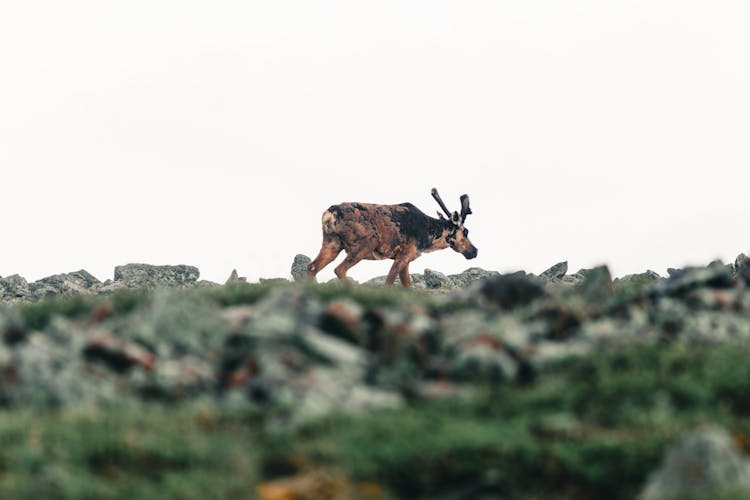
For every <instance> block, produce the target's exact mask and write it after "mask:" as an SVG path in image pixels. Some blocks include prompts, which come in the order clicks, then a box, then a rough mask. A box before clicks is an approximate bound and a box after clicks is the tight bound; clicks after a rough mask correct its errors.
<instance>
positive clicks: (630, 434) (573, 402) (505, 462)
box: [0, 255, 750, 499]
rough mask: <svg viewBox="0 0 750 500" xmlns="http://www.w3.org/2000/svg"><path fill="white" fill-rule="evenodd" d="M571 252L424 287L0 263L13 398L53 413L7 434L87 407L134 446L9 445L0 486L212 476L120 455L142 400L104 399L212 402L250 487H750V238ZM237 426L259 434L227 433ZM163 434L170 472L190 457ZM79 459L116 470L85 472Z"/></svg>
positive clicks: (6, 366) (4, 361)
mask: <svg viewBox="0 0 750 500" xmlns="http://www.w3.org/2000/svg"><path fill="white" fill-rule="evenodd" d="M306 259H307V258H306V257H305V256H297V258H295V262H294V264H293V266H292V276H293V278H295V279H300V278H302V277H303V276H304V266H305V264H306V262H307V260H306ZM567 271H568V269H567V263H565V262H562V263H560V264H556V265H555V266H552V267H551V268H550V269H548V270H547V271H545V272H544V273H542V274H541V275H539V276H534V275H530V274H526V273H524V272H518V273H513V274H504V275H503V274H499V273H496V272H491V271H485V270H482V269H478V268H472V269H469V270H467V271H465V272H464V273H461V274H458V275H450V276H445V275H443V274H441V273H439V272H437V271H431V270H425V272H424V274H422V275H413V276H412V279H413V283H414V287H415V288H414V289H412V290H403V289H401V288H389V287H383V286H378V283H381V282H382V281H383V278H376V279H375V280H372V281H371V282H369V283H368V284H365V285H369V286H365V285H342V284H338V283H333V284H326V285H316V284H311V283H307V282H304V280H301V281H302V282H300V283H296V282H294V281H293V280H285V279H284V280H279V279H277V280H264V282H262V283H259V284H249V283H246V282H245V281H246V280H244V279H242V278H241V277H239V276H237V274H236V273H233V274H232V276H230V278H229V280H228V282H227V283H226V284H224V285H218V284H215V283H209V282H205V281H198V278H199V272H198V269H196V268H194V267H190V266H148V265H139V264H129V265H126V266H121V267H118V268H116V269H115V274H114V280H111V281H106V282H100V281H99V280H97V279H96V278H95V277H93V276H92V275H91V274H89V273H87V272H86V271H78V272H73V273H68V274H61V275H55V276H51V277H48V278H45V279H42V280H39V281H37V282H34V283H27V282H26V280H24V279H23V278H22V277H20V276H10V277H7V278H0V297H2V301H1V302H0V335H2V338H3V340H4V342H3V343H2V344H1V345H0V374H2V379H1V380H2V383H1V384H0V403H1V404H2V405H3V406H4V408H5V410H4V411H5V413H6V414H7V415H11V416H15V415H19V414H20V415H25V416H26V418H28V413H26V412H29V411H32V412H34V414H39V415H45V416H44V417H43V418H42V417H40V418H42V421H44V422H48V425H49V430H48V431H44V432H42V431H39V430H38V429H37V431H33V429H31V430H29V429H27V428H23V429H21V428H18V427H15V426H17V425H18V424H16V423H15V422H16V421H17V419H16V420H13V422H14V423H3V422H4V421H3V420H2V419H0V439H10V440H15V441H13V442H16V441H17V442H19V443H25V444H24V447H22V449H21V450H20V451H18V450H16V451H14V452H13V453H32V455H33V452H34V450H35V449H36V448H35V446H36V447H37V448H38V447H40V446H41V447H42V448H44V446H46V445H49V446H51V447H52V448H54V447H55V445H54V443H56V442H57V443H58V444H59V442H60V441H64V440H65V439H68V437H66V436H67V434H58V432H62V431H58V430H54V429H59V428H68V427H66V426H71V425H73V424H71V423H70V417H69V415H70V414H71V412H72V413H73V414H77V413H76V412H80V411H82V410H81V409H88V410H86V411H90V412H93V413H92V414H94V415H97V417H96V418H94V417H90V416H87V417H86V418H92V419H93V420H91V421H90V422H89V425H92V426H93V427H92V428H96V429H99V428H101V426H103V425H104V426H106V425H112V426H115V427H117V425H120V426H121V427H117V432H121V434H122V440H123V441H122V442H120V441H117V443H118V444H117V447H118V448H117V450H115V452H112V453H115V454H117V453H121V454H124V456H125V457H126V458H120V459H117V460H115V462H114V463H110V462H109V461H110V458H109V457H110V455H109V452H108V453H105V455H106V456H104V457H99V455H97V454H96V453H100V454H101V449H100V448H101V443H100V442H99V441H97V440H96V439H94V440H93V441H91V442H89V441H84V444H81V442H79V440H80V439H82V438H80V437H77V438H73V437H70V439H71V441H70V443H69V445H68V446H70V447H77V448H75V449H76V450H78V451H79V452H80V453H81V454H82V456H84V458H82V459H81V463H82V464H83V465H80V468H73V467H72V466H71V465H70V464H71V459H70V456H67V455H66V454H65V452H61V451H59V446H58V448H57V449H58V451H56V452H55V453H50V454H42V455H43V456H42V457H40V458H38V459H35V460H36V461H33V463H28V464H27V463H26V462H18V460H17V457H16V455H13V456H10V455H3V454H2V452H0V466H2V469H3V470H4V471H6V472H4V474H3V475H0V492H5V493H6V494H9V493H19V492H22V493H24V494H26V493H30V494H41V493H49V492H50V491H57V492H60V491H70V492H73V493H75V492H80V491H85V493H86V495H89V496H96V497H101V494H102V492H103V491H106V490H107V488H108V487H109V486H107V485H108V484H110V483H112V481H115V483H116V482H117V481H116V480H117V479H118V478H128V477H131V476H138V478H139V481H141V480H142V481H143V484H141V483H137V484H139V485H141V486H139V488H142V489H139V490H137V494H138V495H144V494H145V493H144V491H152V490H150V489H149V488H152V489H153V488H156V489H154V490H153V491H158V492H159V493H160V495H159V496H160V497H162V498H163V497H165V496H174V497H183V498H184V497H185V496H188V497H189V496H192V494H191V492H192V493H196V492H198V491H199V490H200V487H201V486H200V485H194V486H193V488H194V489H193V490H186V491H187V492H183V493H179V491H180V490H171V489H169V490H164V489H163V488H162V489H159V488H158V487H157V486H154V484H157V485H158V484H162V486H163V485H164V481H166V480H165V479H164V477H167V476H163V475H160V476H159V478H158V480H157V479H153V478H149V476H148V474H146V475H145V476H144V474H143V472H142V470H141V469H140V468H139V466H137V464H138V463H140V462H138V460H140V459H135V458H132V457H131V455H130V453H135V452H134V451H133V449H140V448H138V446H146V445H145V444H143V443H141V445H137V444H136V445H132V446H131V444H128V443H130V441H128V440H135V441H134V442H135V443H138V442H140V441H139V438H138V436H139V435H140V434H141V433H142V434H144V435H147V434H148V433H149V432H150V431H149V429H151V428H152V424H150V423H149V422H151V421H140V420H139V419H140V418H143V417H142V416H132V417H131V416H128V417H127V418H125V417H113V416H112V413H111V412H113V411H114V412H116V413H117V414H118V415H119V414H120V413H123V414H125V415H130V413H129V412H132V411H133V409H136V410H135V411H136V413H138V414H140V413H142V412H143V414H145V415H152V413H151V412H156V413H157V416H154V417H153V418H154V419H155V420H154V421H159V422H162V421H163V420H164V419H174V420H175V421H178V422H182V421H183V420H184V422H183V424H184V426H185V427H184V428H183V430H182V431H181V432H187V433H188V434H190V435H191V436H192V433H200V432H201V431H200V428H202V427H201V426H203V425H204V424H205V422H204V420H206V419H208V421H210V422H211V423H210V425H209V424H205V425H209V427H210V428H211V429H212V431H211V432H213V433H216V436H213V434H211V433H209V434H211V435H212V436H213V437H212V439H215V440H216V441H211V443H214V444H210V443H204V444H201V445H200V446H205V447H207V448H206V449H208V448H211V446H214V445H215V442H222V443H224V444H223V445H222V446H224V448H222V449H223V450H225V451H226V450H232V453H235V454H236V456H235V458H234V459H233V460H236V461H239V462H238V463H241V464H244V465H242V466H241V467H240V468H241V469H242V471H243V472H242V474H244V475H245V476H246V477H247V478H248V479H247V484H245V483H242V484H239V485H237V488H240V489H239V490H238V491H244V492H245V494H246V495H249V494H252V495H256V496H258V497H260V498H269V499H270V498H416V497H433V498H437V497H441V498H442V497H445V498H480V497H481V498H605V497H606V498H631V497H633V496H636V495H640V496H641V497H642V498H648V499H651V498H693V497H695V498H716V497H718V496H721V495H725V496H726V497H727V498H730V497H731V498H735V497H736V498H743V497H744V496H746V495H750V466H749V465H748V461H747V457H746V455H745V454H746V452H747V451H748V450H749V449H750V444H748V443H750V437H748V436H750V420H748V419H749V418H750V392H748V391H749V390H750V369H748V368H745V365H748V363H746V361H745V360H746V359H747V354H748V353H750V350H748V346H749V345H750V344H748V341H750V259H748V258H747V257H745V256H744V255H740V256H739V257H738V258H737V259H736V261H735V262H734V263H733V264H724V263H721V262H714V263H711V264H710V265H708V266H706V267H696V268H687V269H671V270H670V271H669V276H666V277H662V276H659V275H658V274H656V273H654V272H651V271H649V272H645V273H643V274H638V275H631V276H626V277H622V278H618V279H612V277H611V275H610V273H609V271H608V269H607V268H606V267H599V268H594V269H586V270H580V271H578V272H576V273H574V274H568V272H567ZM155 408H156V409H155ZM165 408H166V410H164V409H165ZM159 412H161V413H159ZM165 412H166V416H165ZM87 415H88V414H87ZM101 415H105V416H106V418H105V417H101ZM238 415H239V417H238ZM76 418H77V417H76ZM159 419H162V420H159ZM181 419H183V420H181ZM74 421H75V422H77V421H78V420H75V419H74ZM135 421H138V422H140V423H139V424H138V425H135V424H133V422H135ZM87 422H88V420H87ZM103 422H105V423H106V422H110V423H109V424H106V425H105V423H103ZM111 422H119V423H117V424H113V423H111ZM216 422H223V423H221V424H217V423H216ZM226 422H231V425H230V424H226ZM40 425H41V424H40ZM139 425H140V426H141V427H138V426H139ZM195 426H198V427H197V428H196V427H195ZM167 427H170V426H169V425H168V426H167ZM134 429H141V430H140V431H138V430H134ZM185 429H188V430H187V431H186V430H185ZM34 432H37V434H34ZM165 432H166V433H167V434H168V432H169V431H165ZM129 433H130V434H129ZM133 433H135V434H133ZM117 435H118V436H119V434H117ZM227 435H235V436H242V437H243V439H246V440H249V441H245V445H244V446H243V447H240V448H236V449H235V447H237V446H239V445H238V443H236V442H233V440H232V439H229V441H226V436H227ZM3 436H5V438H3ZM13 436H16V437H13ZM19 436H20V437H19ZM34 436H36V437H34ZM40 436H41V437H40ZM61 436H62V437H61ZM128 436H130V437H128ZM76 439H78V440H76ZM191 439H192V438H191ZM194 439H196V440H197V439H207V438H205V436H204V437H197V436H196V437H195V438H194ZM35 440H36V441H35ZM47 440H50V441H49V442H48V441H47ZM55 440H57V441H55ZM154 440H156V441H158V439H157V438H154ZM222 440H224V441H222ZM40 442H41V443H46V444H39V443H40ZM191 442H192V441H191ZM35 443H36V444H35ZM253 443H256V444H257V443H263V446H262V447H260V448H259V447H257V446H255V445H253ZM405 443H406V444H405ZM133 446H135V448H132V447H133ZM170 446H178V445H175V444H170ZM196 446H198V445H196ZM89 447H90V448H89ZM63 448H65V447H63ZM121 448H122V449H121ZM11 449H14V448H12V447H11V448H9V450H11ZM65 449H68V448H65ZM169 449H170V450H171V448H169ZM200 449H201V450H202V449H203V448H200ZM212 449H213V448H212ZM363 449H364V451H363ZM30 450H31V451H30ZM97 450H98V451H97ZM118 450H119V451H118ZM123 450H125V451H123ZM180 450H182V449H181V448H180ZM105 451H106V450H105ZM110 451H111V450H110ZM193 451H195V450H193ZM193 451H190V450H187V451H186V450H182V451H180V453H183V452H184V453H188V452H191V453H192V452H193ZM6 453H11V452H10V451H8V452H6ZM60 453H62V454H61V455H60ZM70 453H73V452H72V451H71V452H70ZM149 453H151V454H155V455H157V456H158V457H161V458H159V460H157V462H156V463H157V466H155V467H156V469H158V468H159V467H161V466H162V465H163V464H165V463H166V464H172V462H171V460H178V458H175V456H173V455H174V453H173V452H170V453H172V454H169V453H167V454H166V455H164V454H165V451H164V448H163V447H160V448H158V449H154V450H151V449H150V451H149ZM195 453H197V452H195ZM201 453H203V452H201ZM227 453H229V451H227ZM91 454H93V455H94V456H96V457H99V458H98V459H97V460H101V461H103V462H104V463H105V465H106V467H104V469H103V471H102V470H100V466H99V465H96V466H94V465H91V460H92V459H91V456H90V455H91ZM188 454H189V453H188ZM163 455H164V456H163ZM178 455H179V453H178ZM34 456H36V455H34ZM66 456H67V458H66ZM118 456H119V455H118ZM148 456H149V457H150V456H151V455H148ZM200 456H201V457H203V458H202V459H201V460H203V461H204V462H205V463H206V464H215V462H216V463H219V462H217V461H221V460H223V459H224V458H223V457H224V454H223V453H220V452H218V451H217V452H216V454H215V455H212V454H210V453H208V452H205V456H204V455H200ZM232 456H234V455H232ZM14 457H16V458H14ZM128 457H129V458H128ZM165 457H166V458H165ZM118 460H119V461H118ZM149 460H151V459H149ZM191 460H192V459H191ZM201 460H197V459H195V460H193V461H190V462H189V464H187V465H184V466H181V467H184V468H186V469H188V468H190V467H198V468H199V467H203V465H200V464H204V462H202V461H201ZM178 461H179V460H178ZM149 463H151V462H149ZM180 463H181V462H180ZM221 463H223V462H221ZM233 463H234V462H233ZM97 464H98V462H97ZM134 464H135V465H134ZM159 464H161V465H159ZM212 466H213V465H212ZM164 467H166V465H164ZM170 467H171V465H170ZM205 467H208V465H206V466H205ZM217 467H218V466H217ZM232 467H234V465H233V466H232ZM243 467H244V468H243ZM170 470H171V469H170ZM7 471H9V472H7ZM60 471H63V472H60ZM199 472H200V473H198V472H196V474H197V475H196V476H195V477H196V478H201V477H203V476H202V475H201V474H207V476H206V478H207V479H205V482H204V483H201V484H202V485H203V486H206V485H210V484H212V479H211V478H210V477H209V476H210V474H209V472H206V470H203V469H200V471H199ZM407 472H408V474H407ZM172 473H174V471H172V472H170V474H172ZM40 474H41V476H42V477H44V478H48V476H49V477H51V479H49V478H48V479H45V481H47V482H44V481H42V482H41V483H39V482H38V480H39V477H40ZM112 474H114V476H110V475H112ZM165 474H166V473H165ZM212 474H215V472H213V473H212ZM129 475H130V476H129ZM84 476H85V477H87V478H89V479H87V481H88V482H87V483H86V484H89V483H90V484H91V485H94V486H91V488H95V487H98V486H96V485H101V488H102V489H93V490H86V489H85V487H84V486H81V485H79V484H78V483H76V482H75V481H74V478H77V477H84ZM141 476H143V477H141ZM144 477H145V479H144ZM169 477H171V476H169ZM243 477H244V476H243ZM8 478H10V479H8ZM14 478H15V479H14ZM113 478H114V479H113ZM196 480H197V479H196ZM24 481H28V484H27V483H26V482H24ZM92 481H93V482H92ZM97 481H98V482H97ZM154 481H156V483H154ZM38 484H41V485H42V486H38ZM128 484H136V483H133V482H132V477H131V483H128ZM42 487H43V488H50V489H46V490H45V489H43V490H37V489H35V488H42ZM207 487H208V488H209V490H210V488H211V487H210V486H207ZM14 488H15V489H14ZM24 488H26V489H24ZM76 488H84V490H78V489H76ZM170 488H172V486H170ZM175 488H176V486H175ZM242 488H247V489H245V490H243V489H242ZM315 488H322V490H319V491H318V490H315ZM124 491H125V490H116V491H114V490H113V491H111V492H110V493H111V495H110V496H112V497H119V496H123V495H124V493H123V492H124ZM250 491H251V492H252V493H249V492H250ZM305 491H308V492H309V491H318V493H316V494H314V495H312V496H310V495H309V494H308V496H305V494H307V493H304V492H305ZM165 492H169V494H166V495H165ZM130 493H133V491H131V492H130ZM235 493H236V492H234V490H233V492H227V493H226V496H240V497H242V496H243V495H242V494H239V495H236V494H235ZM295 495H296V496H295ZM733 495H734V496H733ZM61 496H64V495H61ZM73 496H77V495H73ZM105 496H106V495H105ZM146 496H147V495H146Z"/></svg>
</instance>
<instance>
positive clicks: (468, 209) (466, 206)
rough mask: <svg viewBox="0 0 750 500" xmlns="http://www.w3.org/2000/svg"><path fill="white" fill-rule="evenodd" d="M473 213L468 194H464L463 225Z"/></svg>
mask: <svg viewBox="0 0 750 500" xmlns="http://www.w3.org/2000/svg"><path fill="white" fill-rule="evenodd" d="M470 213H472V212H471V207H470V206H469V195H468V194H462V195H461V223H462V224H463V223H464V222H465V221H466V216H467V215H469V214H470Z"/></svg>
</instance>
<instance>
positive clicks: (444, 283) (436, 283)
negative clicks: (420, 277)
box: [424, 269, 453, 288]
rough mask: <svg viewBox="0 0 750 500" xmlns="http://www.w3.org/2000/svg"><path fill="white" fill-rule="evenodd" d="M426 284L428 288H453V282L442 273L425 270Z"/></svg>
mask: <svg viewBox="0 0 750 500" xmlns="http://www.w3.org/2000/svg"><path fill="white" fill-rule="evenodd" d="M424 284H425V286H426V287H427V288H452V287H453V281H452V280H451V279H449V278H448V277H447V276H446V275H444V274H443V273H441V272H438V271H433V270H432V269H425V270H424Z"/></svg>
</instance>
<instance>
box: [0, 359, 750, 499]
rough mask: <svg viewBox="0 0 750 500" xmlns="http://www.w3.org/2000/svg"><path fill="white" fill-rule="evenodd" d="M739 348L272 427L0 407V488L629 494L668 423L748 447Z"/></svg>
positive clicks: (585, 364)
mask: <svg viewBox="0 0 750 500" xmlns="http://www.w3.org/2000/svg"><path fill="white" fill-rule="evenodd" d="M747 355H748V350H747V347H742V348H740V347H738V346H731V347H729V346H717V347H700V348H699V347H694V348H685V347H683V346H679V345H663V346H651V347H633V348H628V349H625V350H622V351H619V352H616V353H611V354H606V355H600V356H596V357H583V358H577V359H570V360H568V361H565V362H561V363H559V364H557V365H555V366H551V367H549V368H548V369H546V370H545V371H544V373H543V374H542V375H541V376H540V377H539V378H538V379H537V380H535V381H534V382H533V383H531V384H528V385H524V386H517V385H516V386H502V387H499V388H492V387H483V388H481V390H479V391H478V393H477V394H476V395H474V396H473V397H471V398H463V399H459V400H456V399H451V398H446V399H445V400H442V401H431V402H419V401H414V402H412V403H411V404H410V405H408V407H406V408H403V409H398V410H386V411H379V412H374V413H372V414H368V415H359V416H332V417H328V418H325V419H322V420H320V421H317V422H315V423H313V424H309V425H305V426H302V427H300V428H296V429H293V430H281V431H278V430H277V431H270V430H269V427H268V426H266V425H264V422H263V420H264V418H265V417H264V415H263V414H262V413H259V412H256V411H250V410H247V409H239V410H234V411H233V410H232V409H227V408H219V407H218V406H215V405H213V404H212V403H211V401H201V402H193V403H191V404H187V405H184V406H177V407H175V406H163V405H158V404H144V405H142V406H139V407H134V406H128V407H90V408H74V409H64V410H57V411H55V410H45V411H40V410H26V409H24V410H9V411H3V412H0V442H2V447H0V471H2V472H1V473H0V497H2V498H143V499H145V498H248V497H252V496H254V495H256V494H257V493H258V492H259V491H260V492H262V491H263V490H258V487H259V485H262V484H264V482H266V484H268V482H271V481H273V480H274V479H276V478H280V477H288V476H290V475H294V476H302V477H304V475H305V474H307V475H310V477H315V474H318V475H320V477H319V478H318V481H317V482H316V483H314V484H316V485H318V486H316V487H320V488H322V490H321V491H322V492H331V491H333V492H336V491H338V492H344V491H346V492H347V493H342V495H344V496H341V498H345V497H346V496H349V497H352V498H420V497H433V498H467V499H468V498H480V497H482V496H483V495H485V496H487V497H488V498H490V497H491V498H592V499H594V498H633V497H634V496H635V495H636V494H637V492H638V490H639V488H640V487H641V486H642V485H643V483H644V481H645V480H646V478H647V475H648V474H649V472H650V471H652V470H653V469H654V468H655V467H656V465H657V464H658V461H659V459H660V456H661V454H662V452H663V449H664V447H665V445H666V444H667V443H669V442H670V441H672V440H673V439H674V438H675V437H676V436H677V435H678V434H679V433H680V432H681V431H682V430H684V429H687V428H689V427H691V426H695V425H696V424H700V423H705V422H718V423H720V424H722V425H724V426H726V427H727V428H729V429H731V430H732V432H733V435H734V436H735V438H736V440H737V441H738V442H739V443H740V444H741V445H742V446H745V447H747V446H750V418H749V417H750V365H748V363H747V362H746V360H747ZM319 494H325V493H320V492H319ZM310 495H312V496H309V497H307V498H315V497H316V496H315V495H316V493H314V492H313V491H312V490H311V492H310ZM490 495H494V496H490ZM332 497H335V496H332Z"/></svg>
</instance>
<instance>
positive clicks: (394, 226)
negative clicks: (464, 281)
mask: <svg viewBox="0 0 750 500" xmlns="http://www.w3.org/2000/svg"><path fill="white" fill-rule="evenodd" d="M432 197H433V198H435V201H437V203H438V205H439V206H440V208H441V209H442V210H443V212H444V213H445V216H446V217H447V218H446V217H444V216H443V214H442V213H440V212H439V211H438V218H437V219H436V218H434V217H430V216H428V215H426V214H425V213H423V212H422V211H421V210H419V209H418V208H417V207H415V206H414V205H412V204H411V203H401V204H399V205H376V204H371V203H341V204H339V205H333V206H331V207H330V208H328V210H326V211H325V212H323V217H322V225H323V245H322V246H321V249H320V252H319V253H318V256H317V257H316V258H315V260H313V261H312V262H310V263H309V264H308V265H307V276H308V277H309V278H310V279H312V280H314V279H315V275H316V274H318V273H319V272H320V270H321V269H323V268H324V267H326V266H327V265H328V264H330V263H331V262H333V261H334V259H336V257H337V256H338V255H339V254H340V253H341V251H342V250H343V251H345V252H346V258H345V259H344V260H343V262H341V264H339V265H338V266H336V269H335V271H334V272H335V273H336V276H337V277H338V278H339V279H340V280H341V281H346V280H347V277H346V273H347V271H348V270H349V269H351V268H352V267H353V266H354V265H355V264H357V263H358V262H360V261H362V260H365V259H366V260H383V259H393V265H392V266H391V269H390V271H389V272H388V277H387V278H386V280H385V283H386V284H387V285H393V284H394V283H395V281H396V276H398V277H399V278H400V280H401V284H402V285H403V286H405V287H408V286H409V285H410V283H411V277H410V275H409V264H410V263H411V262H412V261H413V260H414V259H416V258H417V257H419V256H420V255H422V254H423V253H425V252H433V251H435V250H441V249H444V248H448V247H450V248H452V249H453V250H455V251H456V252H458V253H460V254H462V255H463V256H464V257H466V258H467V259H473V258H474V257H476V256H477V252H478V250H477V248H476V247H475V246H474V245H473V244H472V243H471V241H470V240H469V230H468V229H466V228H465V227H464V222H466V217H467V216H468V215H469V214H471V213H472V212H471V208H470V206H469V196H468V195H466V194H464V195H462V196H461V198H460V201H461V211H460V212H458V211H454V212H452V213H451V212H450V211H449V210H448V207H446V205H445V203H443V200H442V199H441V198H440V195H439V194H438V192H437V189H435V188H433V189H432Z"/></svg>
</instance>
